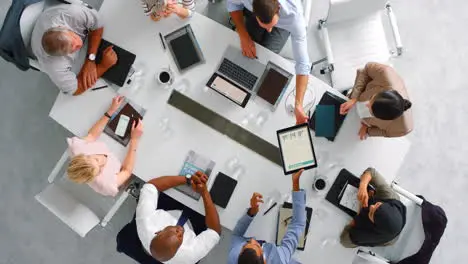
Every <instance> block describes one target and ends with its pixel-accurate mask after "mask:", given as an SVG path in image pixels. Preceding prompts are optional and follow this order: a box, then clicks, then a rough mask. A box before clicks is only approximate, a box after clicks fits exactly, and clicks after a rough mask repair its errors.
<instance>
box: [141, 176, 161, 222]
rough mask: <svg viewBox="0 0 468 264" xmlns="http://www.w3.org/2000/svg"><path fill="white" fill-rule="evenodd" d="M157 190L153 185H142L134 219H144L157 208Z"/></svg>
mask: <svg viewBox="0 0 468 264" xmlns="http://www.w3.org/2000/svg"><path fill="white" fill-rule="evenodd" d="M158 197H159V192H158V189H156V187H155V186H154V185H153V184H150V183H147V184H145V185H143V188H141V191H140V200H139V201H138V205H137V209H136V218H144V217H146V216H148V215H150V214H152V213H154V211H155V210H156V208H157V207H158Z"/></svg>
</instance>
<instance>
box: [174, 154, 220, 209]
mask: <svg viewBox="0 0 468 264" xmlns="http://www.w3.org/2000/svg"><path fill="white" fill-rule="evenodd" d="M214 166H215V162H214V161H212V160H210V159H209V158H206V157H204V156H202V155H200V154H198V153H196V152H195V151H193V150H190V151H189V153H188V154H187V157H186V158H185V161H184V164H183V165H182V169H181V170H180V172H179V175H183V176H185V175H188V174H190V175H193V174H195V173H196V172H197V171H201V172H203V173H205V174H206V176H208V177H210V175H211V172H212V171H213V168H214ZM175 188H176V190H178V191H179V192H181V193H184V194H186V195H187V196H189V197H191V198H193V199H195V200H199V199H200V194H199V193H197V192H196V191H194V190H193V189H192V186H189V185H186V184H184V185H179V186H177V187H175Z"/></svg>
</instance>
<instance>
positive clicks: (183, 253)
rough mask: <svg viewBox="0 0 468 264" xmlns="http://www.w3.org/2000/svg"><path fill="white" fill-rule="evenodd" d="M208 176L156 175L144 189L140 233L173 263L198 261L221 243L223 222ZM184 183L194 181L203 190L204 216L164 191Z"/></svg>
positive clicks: (152, 250)
mask: <svg viewBox="0 0 468 264" xmlns="http://www.w3.org/2000/svg"><path fill="white" fill-rule="evenodd" d="M207 179H208V177H207V176H206V175H205V174H203V173H201V172H197V173H196V174H195V175H193V176H191V177H190V176H187V177H186V176H163V177H159V178H155V179H152V180H151V181H149V182H148V183H147V184H145V185H144V186H143V188H142V189H141V192H140V200H139V202H138V206H137V210H136V218H135V219H136V225H137V231H138V237H139V238H140V241H141V244H142V245H143V248H144V250H145V251H146V252H147V253H148V254H149V255H151V256H152V257H153V258H155V259H156V260H158V261H160V262H163V263H170V264H176V263H177V264H178V263H180V264H188V263H196V262H198V261H199V260H200V259H202V258H203V257H205V256H206V255H207V254H208V253H209V252H210V251H211V249H213V247H214V246H216V244H218V242H219V240H220V234H221V225H220V223H219V217H218V212H217V211H216V207H215V205H214V203H213V201H212V200H211V196H210V193H209V191H208V189H207V187H206V181H207ZM182 184H189V185H192V188H194V190H195V191H196V192H198V193H200V194H201V197H202V199H203V204H204V205H205V215H206V216H205V218H204V219H203V217H202V216H201V215H198V214H197V213H196V212H194V211H192V210H188V209H187V208H184V206H183V205H182V204H179V203H178V202H176V201H174V200H172V199H171V198H170V197H168V196H167V195H165V194H164V193H161V192H164V191H165V190H167V189H170V188H173V187H176V186H178V185H182ZM161 198H162V199H161ZM171 200H172V201H171ZM181 207H182V208H181ZM181 210H183V211H181ZM187 212H189V213H187ZM199 216H200V217H199ZM200 218H201V221H200ZM188 220H190V223H191V225H192V227H193V229H192V228H191V227H190V226H189V224H188ZM203 220H204V221H203ZM200 222H201V223H200ZM203 222H204V223H203ZM205 224H206V225H205Z"/></svg>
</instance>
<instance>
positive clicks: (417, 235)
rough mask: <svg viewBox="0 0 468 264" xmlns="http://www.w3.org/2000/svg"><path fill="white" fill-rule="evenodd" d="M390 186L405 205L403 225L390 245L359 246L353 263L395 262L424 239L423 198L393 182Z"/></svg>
mask: <svg viewBox="0 0 468 264" xmlns="http://www.w3.org/2000/svg"><path fill="white" fill-rule="evenodd" d="M391 186H392V189H393V190H394V191H396V192H397V193H398V194H399V195H400V198H401V202H402V203H403V204H404V205H405V206H406V224H405V227H404V228H403V230H402V231H401V233H400V236H399V237H398V240H397V241H396V242H395V243H394V244H392V245H388V246H382V247H373V248H366V247H361V248H360V249H359V250H358V252H357V254H356V256H355V258H354V259H353V262H352V263H353V264H388V263H397V262H398V261H399V260H401V259H403V258H405V257H408V256H410V255H412V254H414V253H415V252H417V251H418V250H419V248H420V247H421V245H422V243H423V241H424V238H425V235H424V229H423V225H422V221H421V205H422V203H423V200H422V199H421V198H419V197H417V196H415V195H413V194H412V193H410V192H408V191H407V190H405V189H403V188H402V187H400V186H399V185H398V184H396V183H395V182H394V183H392V185H391Z"/></svg>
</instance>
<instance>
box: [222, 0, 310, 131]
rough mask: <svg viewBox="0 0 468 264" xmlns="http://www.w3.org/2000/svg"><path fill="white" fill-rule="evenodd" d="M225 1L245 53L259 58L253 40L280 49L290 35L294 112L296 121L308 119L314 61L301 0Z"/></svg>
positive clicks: (270, 47)
mask: <svg viewBox="0 0 468 264" xmlns="http://www.w3.org/2000/svg"><path fill="white" fill-rule="evenodd" d="M308 1H310V0H308ZM226 3H227V9H228V11H229V14H230V15H231V17H232V20H233V21H234V24H235V25H236V29H237V33H238V34H239V38H240V42H241V47H242V54H244V56H247V57H249V58H252V59H254V58H256V56H257V52H256V48H255V43H254V42H257V43H259V44H260V45H262V46H264V47H265V48H267V49H269V50H271V51H273V52H275V53H279V52H280V51H281V49H283V46H284V44H286V41H287V40H288V38H289V35H291V40H292V48H293V54H294V59H295V60H296V67H295V69H296V101H295V110H294V113H295V115H296V123H298V124H302V123H305V122H307V115H306V114H305V112H304V109H303V100H304V94H305V91H306V89H307V82H308V80H309V73H310V67H311V63H310V59H309V54H308V50H307V31H306V26H307V24H306V23H308V21H304V16H303V8H302V4H301V1H300V0H227V1H226ZM244 16H245V22H244Z"/></svg>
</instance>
